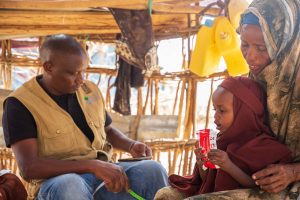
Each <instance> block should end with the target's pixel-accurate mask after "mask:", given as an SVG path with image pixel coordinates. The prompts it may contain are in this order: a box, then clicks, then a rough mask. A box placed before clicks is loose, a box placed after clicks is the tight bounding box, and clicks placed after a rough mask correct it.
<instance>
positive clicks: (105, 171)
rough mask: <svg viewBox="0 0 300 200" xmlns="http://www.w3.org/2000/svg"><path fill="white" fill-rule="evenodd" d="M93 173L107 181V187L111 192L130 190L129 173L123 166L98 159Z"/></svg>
mask: <svg viewBox="0 0 300 200" xmlns="http://www.w3.org/2000/svg"><path fill="white" fill-rule="evenodd" d="M96 162H97V163H96V165H95V168H94V170H93V173H94V174H95V176H96V177H98V178H99V179H102V180H103V181H104V182H105V187H106V189H107V190H108V191H110V192H121V191H122V190H125V191H128V189H129V183H128V178H127V175H126V174H125V172H124V170H123V168H122V167H120V166H118V165H115V164H112V163H108V162H103V161H98V160H97V161H96Z"/></svg>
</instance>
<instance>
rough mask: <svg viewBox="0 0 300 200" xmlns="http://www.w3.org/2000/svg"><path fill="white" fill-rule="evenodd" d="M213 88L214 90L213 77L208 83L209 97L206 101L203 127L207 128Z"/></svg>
mask: <svg viewBox="0 0 300 200" xmlns="http://www.w3.org/2000/svg"><path fill="white" fill-rule="evenodd" d="M213 90H214V78H212V79H211V84H210V95H209V99H208V102H207V109H206V119H205V128H207V127H208V124H209V113H210V105H211V99H212V95H213Z"/></svg>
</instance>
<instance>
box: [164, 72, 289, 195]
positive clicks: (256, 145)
mask: <svg viewBox="0 0 300 200" xmlns="http://www.w3.org/2000/svg"><path fill="white" fill-rule="evenodd" d="M220 87H223V88H224V89H226V90H228V91H229V92H231V93H232V94H233V96H234V97H233V111H234V121H233V123H232V125H231V126H230V128H229V129H228V130H227V131H225V132H224V133H223V134H222V135H219V136H218V138H217V146H218V149H221V150H223V151H226V152H227V154H228V156H229V158H230V159H231V160H232V162H233V163H235V164H236V165H237V166H238V167H239V168H241V169H242V170H243V171H244V172H245V173H247V174H248V175H250V176H251V175H252V174H253V173H254V172H256V171H258V170H261V169H263V168H265V167H266V166H267V165H269V164H272V163H282V162H288V161H289V160H290V159H291V151H290V150H289V149H288V148H287V147H285V146H284V145H283V144H281V143H279V142H278V141H276V140H275V138H273V137H272V136H271V131H270V129H269V127H268V126H267V125H266V124H265V121H266V120H265V110H264V107H265V106H264V102H265V101H264V93H263V91H262V89H261V88H260V86H259V85H258V83H256V82H255V81H253V80H251V79H248V78H245V77H235V78H232V77H229V78H227V79H225V80H224V81H223V82H222V83H221V85H220ZM169 182H170V184H171V186H173V187H175V188H177V189H178V190H179V191H181V192H184V193H185V194H186V195H187V196H192V195H196V194H203V193H209V192H216V191H223V190H232V189H238V188H242V186H241V185H240V184H239V183H238V182H237V181H236V180H234V179H233V178H232V177H231V176H230V175H229V174H227V173H226V172H224V171H223V170H222V169H217V170H216V169H208V171H207V175H206V178H205V180H201V177H200V174H199V170H198V166H197V164H196V165H195V167H194V171H193V174H192V175H191V176H185V177H182V176H178V175H171V176H170V177H169Z"/></svg>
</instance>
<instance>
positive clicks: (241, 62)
mask: <svg viewBox="0 0 300 200" xmlns="http://www.w3.org/2000/svg"><path fill="white" fill-rule="evenodd" d="M215 25H216V29H215V34H214V36H215V41H216V46H217V48H218V50H219V52H220V53H221V55H222V56H223V58H224V60H225V62H226V66H227V71H228V73H229V74H230V75H231V76H237V75H241V74H245V73H247V72H248V71H249V68H248V65H247V63H246V60H245V59H244V57H243V54H242V52H241V50H240V39H239V38H238V35H237V33H236V32H235V30H234V28H233V26H232V25H231V24H230V22H229V20H228V19H227V18H226V17H218V18H216V19H215Z"/></svg>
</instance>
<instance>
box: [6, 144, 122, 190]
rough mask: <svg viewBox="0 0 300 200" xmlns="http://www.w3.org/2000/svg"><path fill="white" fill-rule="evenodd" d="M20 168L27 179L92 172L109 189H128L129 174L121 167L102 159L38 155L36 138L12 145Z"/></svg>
mask: <svg viewBox="0 0 300 200" xmlns="http://www.w3.org/2000/svg"><path fill="white" fill-rule="evenodd" d="M11 146H12V149H13V152H14V154H15V156H16V160H17V163H18V166H19V169H20V171H21V173H22V175H23V177H24V178H25V179H47V178H50V177H53V176H58V175H62V174H67V173H78V174H82V173H92V174H94V175H95V176H96V177H98V178H99V179H101V180H104V181H105V182H106V184H105V186H106V188H107V189H108V190H109V191H112V192H119V191H121V190H122V189H123V188H125V189H126V190H128V180H127V176H126V174H125V173H124V171H123V170H122V168H121V167H119V166H117V165H114V164H111V163H108V162H104V161H100V160H78V161H67V160H55V159H47V158H41V157H39V156H38V144H37V140H36V139H35V138H31V139H26V140H21V141H18V142H16V143H14V144H12V145H11Z"/></svg>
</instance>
